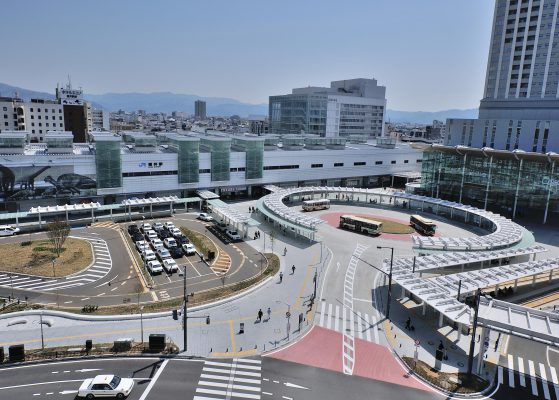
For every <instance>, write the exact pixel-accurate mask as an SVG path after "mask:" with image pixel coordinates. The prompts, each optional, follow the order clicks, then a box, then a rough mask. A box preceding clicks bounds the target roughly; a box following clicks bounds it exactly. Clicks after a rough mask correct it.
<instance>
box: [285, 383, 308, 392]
mask: <svg viewBox="0 0 559 400" xmlns="http://www.w3.org/2000/svg"><path fill="white" fill-rule="evenodd" d="M284 385H285V386H287V387H288V388H293V389H303V390H310V389H309V388H308V387H304V386H300V385H296V384H294V383H291V382H285V383H284Z"/></svg>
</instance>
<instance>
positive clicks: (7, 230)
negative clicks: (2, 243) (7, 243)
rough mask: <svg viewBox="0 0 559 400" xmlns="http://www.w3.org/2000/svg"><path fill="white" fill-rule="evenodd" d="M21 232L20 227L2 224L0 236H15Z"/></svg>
mask: <svg viewBox="0 0 559 400" xmlns="http://www.w3.org/2000/svg"><path fill="white" fill-rule="evenodd" d="M18 232H19V228H16V227H14V226H12V225H0V236H13V235H15V234H16V233H18Z"/></svg>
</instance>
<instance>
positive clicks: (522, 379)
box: [517, 357, 526, 387]
mask: <svg viewBox="0 0 559 400" xmlns="http://www.w3.org/2000/svg"><path fill="white" fill-rule="evenodd" d="M517 358H518V379H519V380H520V386H524V387H526V377H525V376H524V360H523V359H522V357H517Z"/></svg>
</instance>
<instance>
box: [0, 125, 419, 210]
mask: <svg viewBox="0 0 559 400" xmlns="http://www.w3.org/2000/svg"><path fill="white" fill-rule="evenodd" d="M28 136H29V134H28V133H27V132H23V131H16V132H8V133H6V134H0V154H4V155H5V154H9V157H4V161H3V162H2V165H1V166H0V183H1V184H0V210H2V211H7V210H21V211H26V210H29V208H30V207H34V206H37V205H52V204H57V203H59V202H64V203H68V202H71V203H80V202H82V201H84V202H89V201H99V202H101V203H104V204H111V203H120V202H121V201H122V200H124V199H126V198H130V197H139V198H143V197H158V196H166V195H176V196H179V197H189V196H192V195H195V191H196V190H197V189H208V190H213V191H215V192H216V193H218V194H220V195H222V196H223V197H233V196H260V195H262V194H263V193H265V190H264V189H263V187H264V186H265V185H267V184H274V185H278V186H326V185H327V186H355V187H378V186H382V185H387V184H389V183H390V182H391V180H392V177H393V176H399V178H395V179H397V180H398V181H399V183H400V184H404V183H405V182H406V179H405V177H406V176H407V174H409V173H414V174H417V173H419V170H420V167H421V160H422V152H421V151H420V150H415V149H412V148H410V147H409V146H408V145H406V144H401V145H400V144H398V145H397V146H392V148H386V146H380V147H377V146H376V145H375V143H374V142H369V143H351V144H350V145H348V146H346V139H345V138H320V137H310V138H309V137H305V138H303V137H284V138H279V137H276V136H272V135H269V136H256V135H218V134H200V135H193V134H189V135H182V134H177V133H168V132H165V133H158V134H157V135H150V134H145V133H138V132H123V133H122V135H119V136H117V135H114V134H112V133H110V132H93V133H91V134H90V135H88V136H89V137H90V141H89V142H88V143H72V140H71V139H72V136H71V135H70V134H68V133H64V132H55V133H53V136H52V137H51V139H49V141H48V142H44V143H41V144H29V142H28ZM47 136H48V135H47Z"/></svg>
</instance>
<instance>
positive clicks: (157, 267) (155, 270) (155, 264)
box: [148, 260, 163, 275]
mask: <svg viewBox="0 0 559 400" xmlns="http://www.w3.org/2000/svg"><path fill="white" fill-rule="evenodd" d="M148 271H149V273H150V274H152V275H153V274H160V273H162V272H163V267H162V266H161V263H160V262H159V261H157V260H153V261H148Z"/></svg>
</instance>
